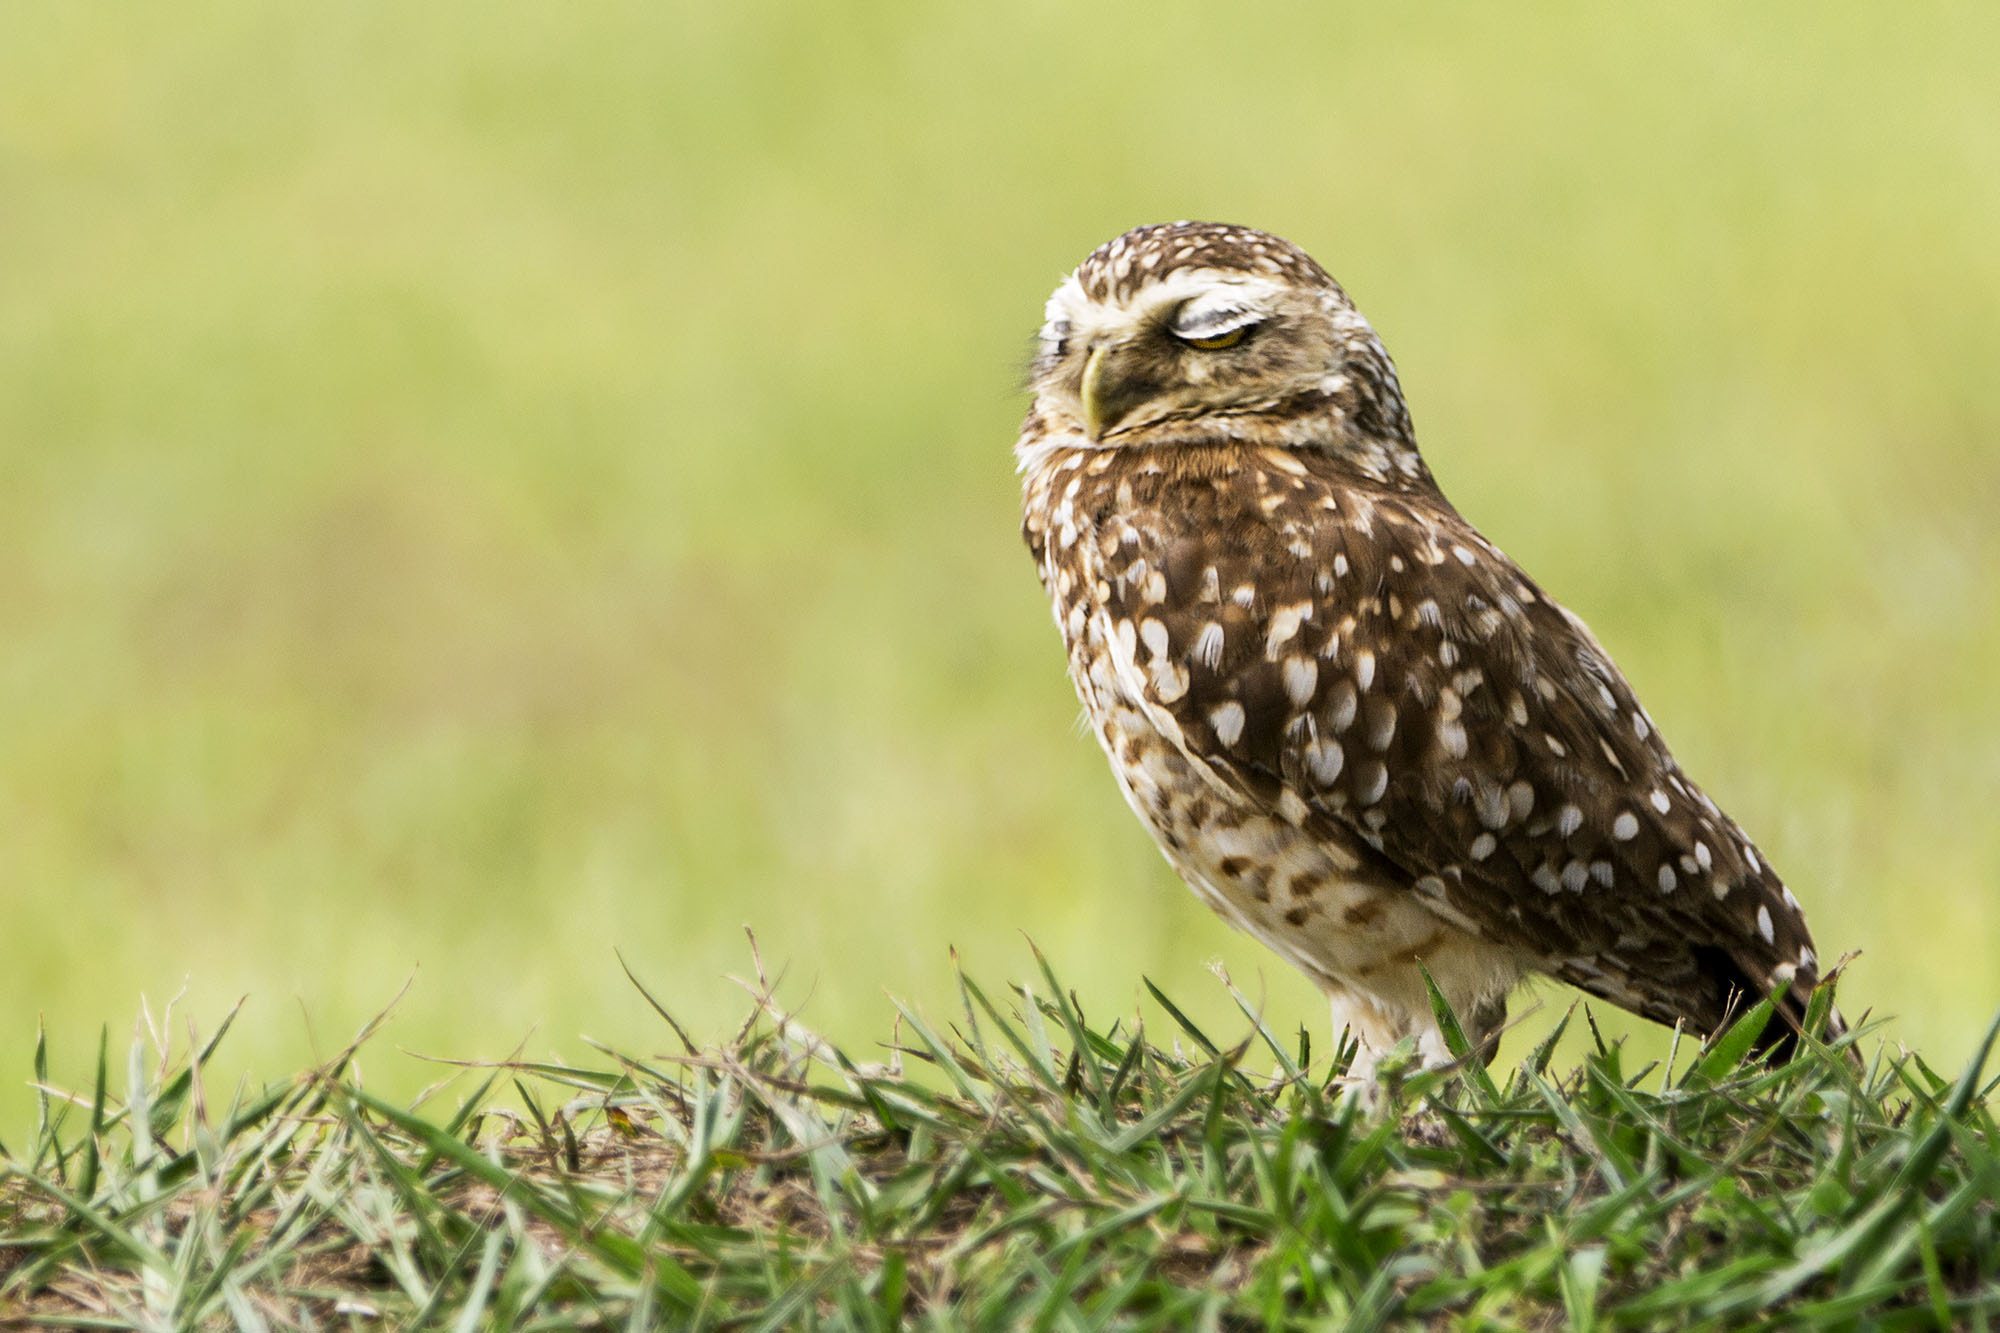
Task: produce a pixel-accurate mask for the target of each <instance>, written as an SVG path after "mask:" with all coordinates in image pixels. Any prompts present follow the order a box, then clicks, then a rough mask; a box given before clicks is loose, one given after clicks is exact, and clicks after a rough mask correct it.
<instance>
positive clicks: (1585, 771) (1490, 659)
mask: <svg viewBox="0 0 2000 1333" xmlns="http://www.w3.org/2000/svg"><path fill="white" fill-rule="evenodd" d="M1123 482H1124V484H1126V485H1128V486H1130V487H1131V488H1132V494H1131V495H1130V499H1131V504H1129V505H1127V504H1120V505H1119V506H1117V508H1116V509H1107V511H1106V515H1105V517H1106V518H1107V520H1109V521H1110V522H1111V523H1112V526H1111V528H1109V529H1105V530H1104V532H1103V533H1101V534H1100V535H1101V536H1102V537H1103V541H1102V545H1103V547H1105V548H1106V551H1105V559H1104V566H1103V567H1104V569H1105V572H1106V574H1107V576H1108V577H1107V578H1106V584H1107V585H1108V588H1109V593H1110V595H1109V597H1108V598H1107V599H1106V600H1107V603H1108V606H1109V608H1110V610H1111V611H1112V614H1113V616H1114V617H1115V618H1117V619H1119V620H1121V621H1122V620H1130V622H1131V623H1132V626H1133V630H1132V633H1133V639H1132V640H1131V642H1133V643H1134V644H1135V653H1136V657H1135V662H1136V664H1137V665H1138V666H1139V667H1140V668H1142V669H1143V674H1144V682H1145V683H1144V688H1145V692H1146V696H1147V703H1148V707H1149V708H1150V709H1152V710H1155V711H1156V712H1157V713H1158V714H1161V715H1163V716H1165V717H1170V718H1171V719H1172V722H1173V724H1174V726H1175V727H1177V728H1178V732H1179V735H1180V736H1181V738H1182V744H1183V746H1184V748H1185V749H1186V751H1187V752H1188V753H1189V755H1190V756H1191V757H1193V758H1196V759H1199V760H1200V761H1202V762H1203V763H1205V764H1206V765H1207V766H1208V768H1209V769H1210V770H1211V772H1213V773H1214V774H1216V775H1217V776H1218V777H1220V778H1222V779H1223V780H1225V781H1227V782H1229V783H1230V784H1231V785H1233V786H1234V787H1236V788H1238V789H1240V790H1241V791H1242V792H1243V793H1244V794H1245V795H1247V796H1249V797H1251V798H1252V799H1254V800H1257V801H1259V802H1261V803H1263V804H1264V805H1265V806H1266V808H1268V809H1270V810H1272V811H1273V812H1275V813H1279V814H1283V815H1285V816H1286V817H1289V818H1291V819H1293V820H1294V822H1297V823H1300V824H1302V825H1303V826H1306V827H1308V828H1311V829H1316V830H1317V831H1319V832H1320V833H1321V835H1322V836H1325V837H1327V838H1330V839H1334V840H1337V841H1339V842H1340V843H1341V844H1342V845H1344V846H1350V847H1351V846H1353V845H1354V843H1355V841H1356V840H1357V839H1358V840H1359V842H1360V844H1361V845H1362V846H1364V847H1365V848H1367V849H1369V850H1370V851H1372V852H1373V853H1374V857H1373V858H1371V859H1373V860H1375V861H1376V862H1377V864H1378V868H1379V869H1381V870H1383V871H1385V872H1387V874H1386V877H1387V878H1389V879H1391V880H1392V881H1397V882H1400V883H1401V884H1403V885H1407V886H1408V887H1409V888H1410V889H1411V891H1413V892H1415V893H1418V894H1421V895H1423V896H1424V897H1425V898H1426V900H1428V902H1429V903H1430V905H1431V906H1432V907H1433V908H1434V909H1435V910H1437V911H1438V912H1439V914H1440V915H1442V916H1445V917H1446V918H1447V919H1450V920H1453V921H1455V922H1458V923H1459V924H1461V925H1463V926H1465V927H1467V928H1468V929H1471V930H1473V931H1474V932H1475V933H1477V934H1479V935H1481V936H1483V937H1485V938H1488V939H1492V940H1494V941H1496V942H1504V943H1505V944H1507V945H1509V946H1511V947H1515V948H1518V949H1521V950H1522V951H1524V952H1526V953H1528V954H1530V955H1531V956H1534V957H1535V958H1537V959H1538V960H1540V965H1541V966H1542V967H1544V968H1546V969H1547V970H1548V971H1550V972H1552V973H1554V974H1555V975H1557V976H1559V977H1561V978H1562V979H1564V980H1566V981H1569V982H1571V983H1573V984H1575V985H1577V986H1579V987H1581V988H1583V989H1584V990H1587V991H1590V992H1593V993H1595V994H1598V995H1601V996H1603V997H1605V998H1606V999H1609V1000H1611V1001H1613V1002H1614V1003H1617V1004H1620V1005H1623V1006H1625V1007H1627V1008H1630V1009H1633V1010H1635V1011H1637V1012H1639V1013H1642V1014H1645V1015H1646V1016H1648V1017H1651V1018H1654V1019H1656V1020H1658V1021H1661V1022H1665V1023H1672V1022H1675V1021H1676V1020H1683V1021H1686V1022H1689V1023H1691V1024H1692V1025H1694V1026H1696V1027H1698V1028H1700V1029H1702V1030H1704V1031H1712V1030H1714V1029H1715V1028H1716V1027H1718V1026H1719V1025H1720V1024H1721V1023H1723V1022H1724V1021H1725V1020H1726V1017H1727V1016H1728V1014H1729V1012H1730V1011H1731V1008H1732V1006H1734V1005H1736V1004H1739V1003H1741V1002H1742V1001H1743V1000H1744V998H1745V997H1746V996H1750V997H1754V996H1761V995H1763V994H1766V993H1768V992H1770V991H1772V990H1774V989H1779V988H1782V987H1783V986H1784V985H1785V983H1786V982H1788V981H1790V980H1791V979H1792V978H1794V977H1796V978H1797V979H1798V980H1799V981H1800V982H1801V983H1803V984H1802V985H1800V986H1799V987H1798V988H1797V989H1796V990H1794V991H1793V992H1792V994H1793V996H1794V997H1797V998H1795V999H1793V1000H1791V1001H1789V1002H1788V1003H1789V1004H1790V1006H1791V1008H1792V1013H1791V1017H1792V1019H1793V1020H1794V1021H1796V1019H1797V1017H1798V1016H1799V1010H1800V1006H1802V1004H1803V996H1804V994H1805V992H1806V991H1807V990H1809V989H1810V987H1811V986H1812V985H1813V984H1814V982H1815V981H1816V980H1817V977H1818V964H1817V959H1816V958H1815V956H1814V953H1813V948H1812V940H1811V936H1810V935H1809V934H1808V932H1807V929H1806V925H1805V920H1804V918H1803V916H1802V915H1801V913H1800V912H1799V910H1798V905H1797V902H1796V900H1795V899H1794V898H1793V897H1792V895H1791V894H1790V893H1789V892H1788V891H1787V890H1786V889H1785V887H1784V885H1783V884H1782V882H1781V881H1780V880H1779V879H1778V876H1777V875H1776V873H1775V872H1774V871H1773V870H1772V869H1771V867H1770V866H1769V865H1767V864H1766V863H1765V862H1764V860H1763V858H1762V857H1761V856H1760V855H1759V854H1758V852H1757V850H1756V848H1755V847H1754V846H1753V845H1752V843H1751V842H1750V840H1749V839H1748V838H1747V837H1746V836H1745V835H1744V834H1743V832H1742V831H1741V830H1740V829H1739V828H1737V826H1736V825H1735V824H1734V823H1733V822H1731V821H1730V820H1729V818H1728V817H1727V816H1725V815H1724V814H1723V813H1722V812H1721V811H1720V810H1718V809H1717V808H1716V807H1715V805H1714V803H1713V802H1712V801H1710V800H1709V798H1708V797H1707V796H1706V795H1705V794H1704V793H1703V792H1702V791H1701V789H1700V788H1699V787H1697V786H1695V784H1694V783H1692V782H1690V781H1689V780H1688V779H1687V778H1686V777H1685V776H1684V775H1683V774H1682V773H1681V771H1680V766H1679V765H1678V764H1677V763H1675V761H1674V758H1673V756H1672V754H1671V753H1669V751H1668V750H1667V747H1666V745H1665V743H1664V742H1663V741H1662V740H1661V738H1660V735H1659V733H1658V731H1657V730H1656V729H1655V728H1654V726H1653V723H1652V719H1651V718H1650V717H1648V716H1647V714H1646V712H1645V710H1644V709H1643V708H1641V707H1640V705H1639V702H1638V700H1637V699H1636V698H1635V697H1634V696H1633V693H1632V690H1631V687H1630V686H1629V685H1627V684H1626V682H1625V679H1624V677H1623V676H1622V675H1621V674H1620V673H1619V671H1618V669H1617V668H1616V667H1615V666H1613V665H1612V663H1611V660H1610V658H1609V657H1608V656H1607V655H1606V654H1605V652H1604V650H1603V649H1602V648H1601V647H1600V646H1599V645H1598V643H1597V641H1596V639H1595V638H1594V637H1593V636H1592V635H1591V633H1590V631H1589V629H1588V628H1587V627H1585V625H1584V624H1583V622H1582V621H1581V620H1579V619H1578V618H1576V617H1575V616H1574V615H1572V614H1570V613H1569V612H1568V611H1567V610H1565V609H1564V608H1562V607H1561V606H1559V605H1557V604H1556V603H1555V602H1553V601H1551V600H1549V599H1548V598H1547V597H1546V596H1544V595H1543V594H1542V592H1541V591H1540V590H1539V589H1538V588H1537V587H1536V586H1535V585H1534V583H1533V582H1532V581H1531V580H1530V579H1529V578H1528V577H1527V576H1526V575H1525V574H1523V573H1522V572H1521V570H1520V569H1519V568H1518V567H1517V566H1515V565H1514V563H1513V562H1512V561H1511V560H1509V559H1508V558H1507V557H1506V556H1505V555H1504V554H1502V553H1501V552H1500V550H1499V549H1498V548H1496V547H1494V546H1493V545H1492V544H1491V543H1489V542H1487V541H1486V540H1485V538H1483V537H1481V536H1480V535H1479V533H1478V532H1477V531H1475V530H1474V529H1473V528H1472V526H1471V525H1470V524H1468V523H1467V522H1465V520H1464V519H1463V518H1461V517H1460V516H1459V515H1458V514H1457V513H1456V512H1455V511H1454V510H1453V509H1452V508H1451V507H1450V505H1449V504H1448V503H1446V502H1445V501H1444V499H1443V498H1442V496H1439V495H1437V494H1436V492H1435V491H1430V492H1428V493H1419V494H1414V495H1413V494H1411V493H1409V492H1392V491H1387V490H1380V489H1372V490H1371V489H1367V488H1358V487H1356V486H1354V485H1352V484H1349V483H1348V482H1347V481H1346V480H1345V479H1344V478H1341V477H1339V476H1338V474H1336V473H1334V472H1333V470H1332V468H1331V466H1330V465H1328V464H1326V463H1325V462H1324V461H1323V460H1316V459H1315V458H1314V457H1313V456H1311V455H1303V456H1301V455H1294V454H1290V453H1285V452H1281V451H1277V450H1266V451H1261V452H1255V453H1251V454H1249V455H1247V456H1246V457H1245V458H1244V460H1243V461H1241V462H1240V463H1238V464H1237V465H1235V466H1234V467H1232V468H1224V469H1217V470H1214V471H1211V472H1210V473H1208V474H1207V475H1203V474H1200V473H1194V474H1181V475H1176V474H1175V472H1174V470H1172V469H1154V470H1152V471H1146V470H1143V469H1142V470H1140V471H1139V472H1137V473H1135V474H1134V475H1132V476H1130V477H1127V478H1124V479H1123ZM1120 512H1124V513H1130V512H1140V513H1145V514H1148V515H1149V516H1151V521H1149V522H1146V523H1142V524H1134V523H1129V522H1126V521H1125V520H1123V519H1117V518H1114V517H1113V515H1115V514H1117V513H1120ZM1113 532H1115V534H1116V540H1113V539H1112V537H1111V536H1110V535H1109V534H1111V533H1113ZM1099 592H1100V594H1101V593H1103V592H1104V589H1102V588H1101V589H1099ZM1148 622H1151V623H1150V624H1149V623H1148ZM1155 649H1158V650H1159V651H1154V650H1155Z"/></svg>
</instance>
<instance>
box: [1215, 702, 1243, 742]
mask: <svg viewBox="0 0 2000 1333" xmlns="http://www.w3.org/2000/svg"><path fill="white" fill-rule="evenodd" d="M1208 725H1209V726H1211V727H1214V728H1215V739H1216V740H1218V741H1220V742H1221V743H1222V744H1223V745H1224V746H1225V747H1226V746H1231V745H1234V744H1236V742H1237V740H1238V739H1239V738H1241V737H1242V735H1243V705H1242V704H1240V703H1237V702H1236V701H1235V700H1234V699H1231V700H1230V701H1229V702H1228V703H1226V704H1219V705H1217V706H1216V707H1214V708H1211V709H1209V710H1208Z"/></svg>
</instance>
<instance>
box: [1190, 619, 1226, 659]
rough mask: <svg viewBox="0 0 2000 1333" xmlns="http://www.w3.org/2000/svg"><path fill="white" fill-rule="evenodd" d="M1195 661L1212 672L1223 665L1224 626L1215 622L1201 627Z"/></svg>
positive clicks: (1196, 644) (1197, 636)
mask: <svg viewBox="0 0 2000 1333" xmlns="http://www.w3.org/2000/svg"><path fill="white" fill-rule="evenodd" d="M1194 660H1195V661H1197V662H1199V663H1201V664H1202V665H1203V666H1205V667H1207V668H1208V669H1209V670H1210V671H1213V670H1215V668H1216V667H1218V666H1220V665H1221V664H1222V626H1220V625H1218V624H1217V623H1216V622H1214V621H1213V620H1211V621H1209V622H1208V623H1207V624H1206V625H1203V626H1202V627H1201V633H1200V634H1197V635H1196V636H1195V640H1194Z"/></svg>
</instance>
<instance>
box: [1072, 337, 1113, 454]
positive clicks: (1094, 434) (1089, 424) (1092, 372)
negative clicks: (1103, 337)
mask: <svg viewBox="0 0 2000 1333" xmlns="http://www.w3.org/2000/svg"><path fill="white" fill-rule="evenodd" d="M1107 350H1108V349H1107V348H1106V347H1105V346H1104V345H1103V344H1101V343H1100V344H1099V345H1097V346H1096V347H1093V348H1091V349H1090V359H1089V360H1087V361H1085V362H1084V363H1083V387H1082V388H1081V389H1079V390H1078V391H1077V394H1078V397H1080V398H1081V399H1082V400H1083V428H1084V429H1085V430H1086V431H1088V432H1090V438H1091V439H1093V440H1095V439H1098V438H1099V437H1101V436H1102V435H1103V434H1104V357H1105V353H1106V351H1107Z"/></svg>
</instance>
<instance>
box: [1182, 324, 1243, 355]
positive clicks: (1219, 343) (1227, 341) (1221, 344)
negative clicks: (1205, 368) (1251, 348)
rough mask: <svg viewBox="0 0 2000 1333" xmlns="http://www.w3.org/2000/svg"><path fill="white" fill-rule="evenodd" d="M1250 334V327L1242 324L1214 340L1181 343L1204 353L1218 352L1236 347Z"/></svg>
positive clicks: (1218, 335) (1205, 339)
mask: <svg viewBox="0 0 2000 1333" xmlns="http://www.w3.org/2000/svg"><path fill="white" fill-rule="evenodd" d="M1249 332H1250V326H1249V325H1248V324H1242V325H1239V326H1237V327H1236V328H1233V329H1231V330H1230V331H1229V332H1227V333H1219V334H1217V335H1216V336H1215V337H1213V338H1183V339H1181V341H1182V342H1184V343H1186V344H1187V345H1188V346H1189V347H1199V348H1200V349H1201V350H1202V351H1204V352H1216V351H1220V350H1222V349H1223V348H1225V347H1234V346H1236V344H1237V343H1240V342H1242V341H1243V338H1244V335H1245V334H1247V333H1249Z"/></svg>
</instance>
